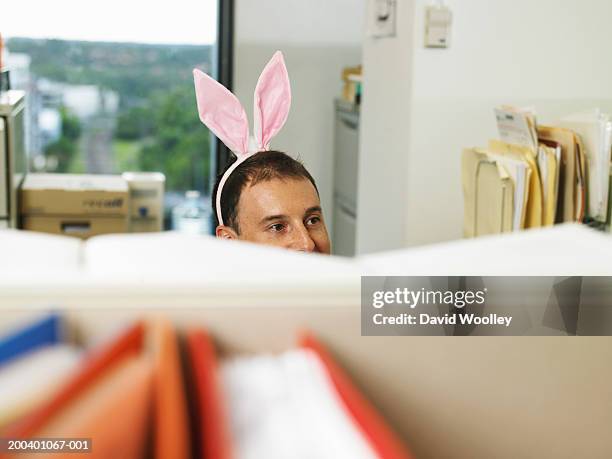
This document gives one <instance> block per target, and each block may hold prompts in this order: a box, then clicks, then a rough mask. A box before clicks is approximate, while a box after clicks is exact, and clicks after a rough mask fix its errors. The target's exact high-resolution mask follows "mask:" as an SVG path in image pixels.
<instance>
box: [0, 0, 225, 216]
mask: <svg viewBox="0 0 612 459" xmlns="http://www.w3.org/2000/svg"><path fill="white" fill-rule="evenodd" d="M217 9H218V5H217V0H174V1H172V2H146V3H143V2H129V1H124V0H106V1H105V2H74V1H72V0H55V1H53V2H39V1H35V0H19V1H14V2H8V3H7V4H6V5H3V8H2V16H3V21H2V30H0V32H2V34H3V36H4V38H5V44H6V55H5V57H4V59H5V62H6V64H7V67H8V68H9V69H10V70H11V83H12V87H13V88H15V89H24V90H26V91H27V92H28V120H27V123H26V129H27V135H26V144H27V145H26V148H27V150H28V153H29V158H30V170H31V171H46V172H65V173H93V174H115V173H121V172H125V171H155V172H162V173H164V174H165V176H166V191H167V194H166V208H167V209H170V208H172V207H173V206H175V205H176V204H178V203H179V202H180V200H181V199H182V196H184V194H185V192H186V191H187V190H198V191H200V192H201V193H202V194H203V195H205V194H207V193H209V192H210V188H211V184H210V177H211V167H212V166H211V164H212V163H213V153H214V152H213V150H214V143H213V142H212V141H211V136H210V135H209V132H208V130H207V129H206V127H205V126H204V125H203V124H202V123H201V122H200V121H199V118H198V115H197V110H196V104H195V97H194V90H193V77H192V69H193V68H194V67H198V68H200V69H202V70H204V71H206V72H207V73H211V72H212V70H213V68H214V65H215V62H214V59H215V58H216V54H215V52H214V47H215V40H216V36H217V30H216V29H217V22H218V21H217ZM203 200H204V201H205V202H206V203H208V201H207V200H206V199H205V198H204V199H203Z"/></svg>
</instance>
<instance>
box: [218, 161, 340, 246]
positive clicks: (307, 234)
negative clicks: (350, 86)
mask: <svg viewBox="0 0 612 459" xmlns="http://www.w3.org/2000/svg"><path fill="white" fill-rule="evenodd" d="M222 175H223V174H222ZM220 179H221V176H220V177H219V179H217V183H216V184H215V187H214V190H213V196H212V202H213V208H215V203H216V199H217V198H216V195H217V190H218V188H219V182H220ZM221 218H222V221H223V223H224V224H223V225H219V221H218V220H219V219H218V218H217V228H216V235H217V237H219V238H223V239H239V240H243V241H250V242H255V243H259V244H266V245H273V246H278V247H284V248H287V249H291V250H297V251H301V252H316V253H323V254H329V253H330V250H331V247H330V246H331V244H330V241H329V236H328V234H327V228H326V227H325V221H324V219H323V212H322V209H321V202H320V199H319V192H318V190H317V186H316V184H315V181H314V179H313V178H312V176H311V175H310V173H309V172H308V171H307V170H306V168H305V167H304V166H303V165H302V164H301V163H300V162H299V161H296V160H295V159H293V158H291V157H289V156H288V155H286V154H285V153H282V152H279V151H262V152H259V153H257V154H255V155H253V156H251V157H249V158H248V159H247V160H245V161H244V162H243V163H241V164H240V165H239V166H238V167H237V168H236V169H235V170H234V171H233V172H232V173H231V175H229V177H228V178H227V181H226V182H225V184H224V186H223V188H222V191H221Z"/></svg>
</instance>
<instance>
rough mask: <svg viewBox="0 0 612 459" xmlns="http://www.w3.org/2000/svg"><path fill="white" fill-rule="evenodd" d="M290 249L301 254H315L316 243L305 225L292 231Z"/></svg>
mask: <svg viewBox="0 0 612 459" xmlns="http://www.w3.org/2000/svg"><path fill="white" fill-rule="evenodd" d="M291 236H292V237H291V242H290V246H289V248H291V249H293V250H297V251H299V252H313V251H314V249H315V243H314V241H313V240H312V237H310V233H309V232H308V229H307V228H306V227H305V226H304V225H299V226H298V227H296V228H295V230H294V231H292V234H291Z"/></svg>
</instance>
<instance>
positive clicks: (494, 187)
mask: <svg viewBox="0 0 612 459" xmlns="http://www.w3.org/2000/svg"><path fill="white" fill-rule="evenodd" d="M496 116H497V121H498V128H499V131H500V138H501V140H491V141H490V142H489V145H488V147H486V148H468V149H465V150H464V151H463V154H462V182H463V194H464V231H463V232H464V236H465V237H476V236H484V235H490V234H499V233H504V232H508V231H516V230H520V229H529V228H539V227H542V226H551V225H554V224H557V223H569V222H584V223H588V224H590V225H591V226H595V227H603V226H604V225H605V223H606V221H607V216H608V214H609V207H610V205H611V204H610V197H609V186H610V183H609V181H610V177H609V168H610V161H611V156H612V121H610V117H609V116H607V115H604V114H601V113H600V112H598V111H594V112H586V113H582V114H576V115H572V116H569V117H566V118H564V119H563V120H561V121H560V122H559V125H560V126H537V125H536V123H535V116H534V115H533V113H532V112H531V111H530V110H523V109H515V108H512V107H501V108H498V109H496ZM525 183H527V184H528V185H527V186H524V185H525ZM509 213H510V214H511V217H510V219H511V220H512V224H511V225H509V224H508V214H509Z"/></svg>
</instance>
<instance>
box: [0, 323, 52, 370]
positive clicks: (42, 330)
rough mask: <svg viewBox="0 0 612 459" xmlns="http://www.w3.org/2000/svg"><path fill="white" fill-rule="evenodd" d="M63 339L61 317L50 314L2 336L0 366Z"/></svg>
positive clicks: (0, 341) (0, 338) (0, 337)
mask: <svg viewBox="0 0 612 459" xmlns="http://www.w3.org/2000/svg"><path fill="white" fill-rule="evenodd" d="M62 341H63V333H62V320H61V317H60V316H59V314H50V315H48V316H46V317H44V318H43V319H41V320H38V321H36V322H34V323H32V324H29V325H26V326H25V327H23V328H21V329H19V330H17V331H16V332H14V333H11V334H9V335H7V336H0V367H2V366H3V365H5V364H6V363H7V362H9V361H11V360H13V359H16V358H19V357H21V356H23V355H24V354H27V353H29V352H32V351H34V350H36V349H38V348H40V347H43V346H50V345H53V344H59V343H61V342H62Z"/></svg>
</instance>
